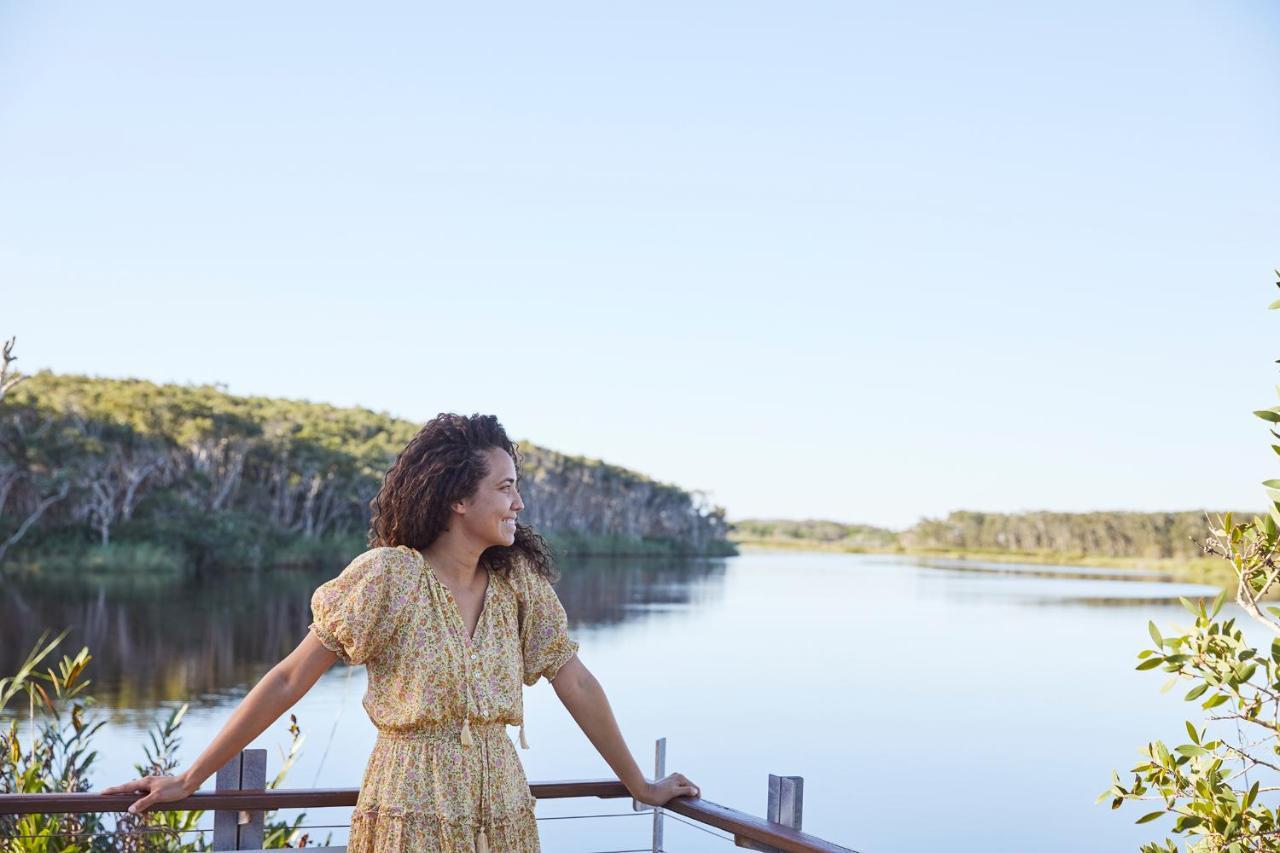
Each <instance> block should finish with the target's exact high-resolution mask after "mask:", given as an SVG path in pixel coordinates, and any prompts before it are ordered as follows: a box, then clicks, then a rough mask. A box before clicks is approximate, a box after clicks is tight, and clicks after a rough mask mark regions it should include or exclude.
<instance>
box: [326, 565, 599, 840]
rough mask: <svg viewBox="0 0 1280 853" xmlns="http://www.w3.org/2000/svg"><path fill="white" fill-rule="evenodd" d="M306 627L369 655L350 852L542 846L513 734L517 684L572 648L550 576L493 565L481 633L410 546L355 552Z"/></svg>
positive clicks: (342, 654) (562, 659)
mask: <svg viewBox="0 0 1280 853" xmlns="http://www.w3.org/2000/svg"><path fill="white" fill-rule="evenodd" d="M311 612H312V615H313V617H314V621H313V622H312V623H311V626H310V630H311V631H312V632H314V633H315V635H316V637H317V638H318V639H319V640H320V642H321V643H323V644H324V646H325V648H328V649H330V650H331V651H333V652H334V653H336V654H337V655H338V657H339V658H340V659H341V660H343V661H344V662H346V663H349V664H359V663H362V664H364V665H365V667H366V668H367V670H368V676H369V687H368V691H367V692H366V693H365V696H364V708H365V710H366V711H367V712H368V714H369V719H370V720H372V721H373V724H374V726H375V727H376V728H377V730H378V737H377V741H376V742H375V744H374V747H373V753H372V754H371V755H370V756H369V763H368V765H367V766H366V768H365V772H364V780H363V782H362V784H361V786H360V796H359V798H358V800H357V802H356V807H355V810H354V811H353V812H352V815H351V835H350V839H349V841H348V842H347V849H348V850H349V851H351V853H409V851H413V853H419V852H420V851H433V852H434V851H439V853H485V851H492V853H499V851H500V853H539V851H540V847H539V842H538V825H537V823H536V821H535V820H534V805H535V804H536V800H535V798H534V797H533V795H532V794H531V793H530V792H529V782H528V780H527V779H526V777H525V774H524V767H523V766H522V765H521V763H520V759H519V756H518V755H517V753H516V750H515V747H514V745H513V744H512V742H511V737H510V735H508V734H507V729H506V727H507V726H520V745H521V746H522V747H524V748H525V749H528V743H527V741H526V739H525V733H524V706H523V696H522V689H521V683H522V682H523V683H524V684H526V685H529V686H533V685H534V684H536V683H537V681H538V679H539V678H541V677H546V678H547V680H551V679H552V678H554V677H555V675H556V673H557V672H559V670H560V668H561V667H562V666H563V665H564V664H565V663H567V662H568V661H569V660H570V659H571V658H572V657H573V656H574V655H575V654H576V653H577V651H578V643H577V642H576V641H574V640H572V639H570V637H569V633H568V622H567V619H566V618H565V612H564V608H563V607H562V606H561V604H560V599H559V598H558V597H557V596H556V593H555V590H554V589H553V588H552V586H551V584H550V582H549V581H548V580H547V579H546V578H545V577H543V576H542V575H540V574H538V573H537V572H535V571H533V570H532V569H531V568H529V567H528V566H527V564H525V563H524V562H523V561H517V563H516V565H515V566H514V567H513V568H512V569H511V571H510V572H508V573H507V574H506V575H505V576H504V575H502V574H500V573H498V572H489V585H488V588H487V589H486V590H485V596H484V604H483V608H482V610H481V612H480V619H479V621H478V622H477V623H476V628H475V635H474V636H473V637H467V636H466V627H465V625H464V624H463V621H462V614H461V612H460V610H459V609H458V605H457V603H456V602H455V600H454V598H453V594H452V593H451V592H450V591H449V588H448V587H446V586H445V585H444V584H443V583H442V582H441V581H440V580H439V579H438V578H437V577H436V576H435V574H434V572H433V571H432V570H431V567H430V566H429V565H428V564H427V562H426V560H425V559H424V558H423V557H422V555H421V554H420V553H418V552H417V551H416V550H414V549H412V548H408V547H405V546H403V545H399V546H395V547H383V548H373V549H371V550H369V551H366V552H365V553H363V554H361V555H360V556H358V557H356V558H355V559H354V560H352V561H351V563H350V564H349V565H348V566H347V567H346V568H345V569H343V570H342V573H341V574H340V575H338V576H337V577H336V578H333V579H332V580H329V581H327V582H326V583H324V584H322V585H321V586H320V587H319V588H317V589H316V591H315V593H314V594H313V595H312V597H311Z"/></svg>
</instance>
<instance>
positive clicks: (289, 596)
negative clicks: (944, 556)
mask: <svg viewBox="0 0 1280 853" xmlns="http://www.w3.org/2000/svg"><path fill="white" fill-rule="evenodd" d="M975 568H976V569H984V568H985V569H987V570H985V571H983V570H979V571H973V570H971V569H975ZM332 573H333V572H332V571H331V572H328V573H325V572H307V571H288V572H277V573H274V574H270V575H262V576H243V577H228V578H222V579H218V580H216V581H207V582H201V583H184V584H179V585H174V584H173V583H172V582H169V581H165V580H163V579H157V580H148V579H146V578H138V577H122V578H112V579H99V580H85V581H80V582H77V583H75V584H64V583H53V582H51V581H36V580H31V579H27V580H10V581H8V582H6V584H5V585H4V588H3V592H0V614H2V615H3V619H0V675H4V674H10V673H12V671H13V670H14V669H15V668H16V666H17V663H18V662H19V661H20V659H21V657H22V656H23V654H24V652H25V651H26V650H28V649H29V648H30V647H31V645H32V644H33V643H34V642H35V639H36V637H37V636H38V635H39V633H40V631H41V630H42V629H44V628H51V629H55V630H60V629H61V628H62V627H67V626H70V627H72V629H73V632H72V634H71V636H70V637H68V639H67V640H66V641H65V643H64V646H63V649H64V650H65V651H68V652H70V651H73V650H74V649H78V648H79V646H80V645H82V644H88V645H89V646H90V649H91V651H92V652H93V654H94V661H93V663H92V664H91V665H90V675H91V677H92V678H93V679H94V685H93V688H92V691H91V692H93V693H94V695H95V696H96V697H98V700H99V701H98V706H97V709H96V713H98V714H100V715H101V717H102V718H107V719H109V722H108V724H107V726H106V727H105V728H104V729H103V730H102V731H101V732H100V733H99V737H98V739H97V741H96V743H95V745H96V747H97V748H98V750H99V757H98V763H97V768H96V772H95V773H94V783H95V784H96V785H100V786H104V785H107V784H111V783H114V782H118V781H124V780H125V779H127V778H130V777H131V776H132V775H133V770H132V765H133V764H134V763H135V762H139V761H141V760H142V746H143V743H144V741H145V737H146V729H147V727H148V725H149V724H150V722H151V721H152V720H154V719H156V718H157V717H158V716H160V715H161V714H162V713H163V712H164V711H166V710H167V709H169V708H172V707H174V706H175V705H177V704H181V703H182V702H190V703H191V708H190V710H189V711H188V713H187V715H186V718H185V720H184V722H183V725H182V730H181V731H182V737H183V747H182V750H181V755H182V756H183V757H184V758H185V759H186V760H189V759H191V758H194V757H195V755H196V754H197V753H198V752H199V751H200V749H201V748H202V746H203V745H204V744H205V743H206V742H207V741H208V739H209V738H210V737H212V735H213V734H214V733H215V732H216V731H217V728H218V727H219V726H220V725H221V723H222V722H223V721H224V720H225V719H226V717H227V715H228V714H229V713H230V711H231V709H232V708H233V707H234V705H235V703H236V702H237V701H238V699H239V697H241V696H243V695H244V693H245V692H246V691H247V690H248V688H249V687H250V686H252V684H253V683H254V680H255V679H257V678H258V677H260V676H261V675H262V674H263V673H264V672H266V670H267V669H269V668H270V666H271V665H272V664H273V663H274V662H275V661H276V660H278V659H279V658H280V657H281V656H283V655H284V654H286V653H287V652H288V651H289V649H291V648H292V647H293V646H294V645H295V644H296V643H297V641H298V640H299V639H301V637H302V635H303V633H304V632H305V630H306V625H307V623H308V621H309V610H308V602H309V597H310V592H311V590H312V589H314V587H315V586H316V585H317V584H318V583H320V582H321V581H323V580H324V579H325V577H326V576H327V574H332ZM562 575H563V576H562V579H561V580H560V582H559V583H558V584H557V587H556V589H557V591H558V593H559V595H560V598H561V600H562V601H563V602H564V605H565V609H566V611H567V612H568V614H569V618H570V623H571V624H570V630H571V634H572V635H573V636H574V638H575V639H577V640H578V641H579V642H580V643H581V650H580V652H579V656H580V657H581V659H582V661H583V662H584V663H585V664H586V665H587V666H588V667H589V668H590V669H591V670H592V672H594V673H595V674H596V676H597V677H598V678H599V679H600V681H601V683H602V684H603V685H604V687H605V690H606V692H607V693H608V695H609V699H610V703H611V704H612V706H613V709H614V712H615V714H616V716H617V717H618V720H619V723H620V725H621V728H622V731H623V733H624V735H625V736H626V738H627V741H628V743H629V745H630V746H631V748H632V751H633V752H634V754H635V755H636V757H637V760H639V762H640V764H641V766H642V767H644V768H646V770H651V769H652V762H653V744H654V739H655V738H658V737H663V736H665V737H666V738H667V767H668V771H669V772H670V771H671V770H679V771H681V772H683V773H685V774H686V775H688V776H689V777H691V778H692V779H693V780H694V781H695V782H697V783H698V784H699V785H700V786H701V788H702V793H703V796H704V797H705V798H706V799H708V800H712V801H714V802H717V803H721V804H723V805H726V806H730V807H732V808H736V809H740V810H743V811H747V812H751V813H753V814H759V815H762V814H763V813H764V810H765V797H766V786H767V776H768V774H769V773H771V772H772V773H778V774H783V775H798V776H803V777H804V829H805V830H806V831H808V832H811V833H814V834H816V835H819V836H822V837H825V838H827V839H829V840H831V841H835V842H837V843H840V844H843V845H845V846H848V847H852V848H854V849H856V850H860V851H870V853H878V851H884V852H885V853H888V851H926V850H930V851H931V850H939V849H946V850H952V851H975V853H976V851H983V853H989V851H1005V850H1007V851H1025V850H1036V851H1041V853H1049V851H1064V853H1065V852H1066V851H1072V853H1075V852H1076V851H1081V850H1108V851H1110V850H1116V851H1134V850H1136V849H1137V847H1138V845H1139V844H1140V843H1141V842H1143V841H1149V840H1154V839H1158V838H1163V837H1164V836H1165V834H1166V833H1167V827H1168V825H1169V822H1168V821H1167V820H1164V819H1162V820H1160V821H1157V822H1155V823H1151V824H1145V825H1142V826H1135V825H1134V823H1133V822H1134V820H1135V819H1136V818H1137V817H1138V816H1139V815H1140V814H1142V813H1144V812H1146V811H1149V810H1151V809H1150V808H1146V807H1143V806H1138V805H1134V804H1127V805H1126V806H1125V807H1124V808H1122V809H1121V810H1120V811H1118V812H1113V811H1111V810H1110V808H1109V807H1108V806H1107V805H1106V804H1103V805H1095V804H1094V799H1095V797H1096V796H1097V794H1098V793H1099V792H1100V791H1102V790H1103V789H1104V788H1106V787H1107V785H1108V784H1109V782H1110V774H1111V770H1112V769H1113V768H1114V769H1116V770H1119V771H1120V772H1121V776H1122V778H1123V777H1125V775H1126V771H1127V770H1128V769H1129V767H1131V766H1132V765H1133V764H1134V763H1135V759H1136V758H1137V755H1138V753H1137V749H1138V747H1139V746H1141V745H1143V744H1145V743H1146V742H1147V741H1148V740H1152V739H1155V738H1158V737H1159V738H1165V739H1166V740H1174V741H1176V742H1179V743H1180V742H1182V741H1181V740H1180V737H1181V735H1180V734H1179V733H1180V732H1183V731H1184V730H1183V722H1182V721H1183V720H1184V719H1187V718H1190V719H1196V717H1195V716H1191V717H1187V716H1185V715H1187V714H1193V713H1194V712H1196V711H1198V707H1197V706H1194V705H1191V704H1188V703H1184V702H1183V701H1182V700H1181V692H1185V691H1175V692H1172V693H1168V694H1161V693H1160V692H1159V687H1160V685H1161V683H1162V682H1163V680H1164V678H1163V676H1162V675H1161V674H1158V671H1157V673H1151V672H1136V671H1134V665H1135V663H1136V658H1135V655H1136V653H1137V652H1138V650H1140V649H1141V648H1144V647H1145V646H1146V645H1148V644H1149V642H1150V640H1149V638H1148V636H1147V628H1146V624H1147V620H1148V619H1154V620H1155V621H1156V623H1157V624H1159V625H1162V626H1163V625H1168V624H1171V623H1185V622H1186V621H1188V620H1187V619H1185V618H1183V617H1186V616H1187V614H1186V611H1184V610H1183V609H1182V607H1181V606H1180V605H1179V603H1178V600H1177V596H1178V595H1186V596H1191V597H1195V596H1206V597H1211V596H1212V595H1213V594H1215V593H1216V590H1213V589H1210V588H1207V587H1201V586H1194V585H1188V584H1174V583H1166V582H1161V581H1159V580H1154V579H1151V578H1150V577H1146V576H1143V575H1142V574H1141V573H1133V572H1125V571H1121V570H1088V569H1053V568H1046V567H1044V566H1034V567H1032V566H1021V567H1020V566H1011V565H1007V564H999V565H997V564H982V563H962V562H955V561H935V562H932V563H929V564H928V565H926V564H925V563H924V562H922V561H920V560H917V559H914V558H910V557H890V556H881V555H857V554H832V553H807V552H778V551H749V552H745V553H744V554H743V555H741V556H738V557H731V558H717V559H702V560H689V561H683V562H673V561H668V560H652V559H648V560H583V561H576V562H566V563H565V564H563V565H562ZM364 680H365V675H364V669H363V668H362V667H353V668H348V667H344V666H342V665H341V664H339V665H337V666H335V667H334V668H333V669H331V670H330V671H329V672H328V673H327V674H326V675H325V676H324V677H323V678H322V679H321V680H320V681H319V682H318V683H317V684H316V686H315V687H314V688H313V689H312V690H311V692H310V693H308V694H307V696H305V697H304V698H303V699H302V700H301V701H300V702H299V703H298V705H297V706H296V707H295V708H294V713H296V714H297V717H298V721H299V724H300V725H301V726H302V729H303V732H304V733H305V735H306V742H305V745H304V746H303V749H302V754H301V756H300V758H299V759H298V761H297V762H296V763H295V765H294V767H293V769H292V770H291V771H290V773H289V777H288V779H287V781H286V783H285V785H284V787H289V788H295V787H355V786H357V785H358V784H359V782H360V777H361V773H362V771H363V769H364V761H365V758H366V757H367V755H368V753H369V750H370V749H371V748H372V745H373V739H374V731H373V728H372V726H371V725H370V723H369V721H368V719H367V717H366V716H365V715H364V712H363V709H362V708H361V705H360V698H361V695H362V693H363V690H364ZM525 714H526V720H527V724H526V733H527V737H528V740H529V743H530V746H531V749H529V750H519V753H520V757H521V759H522V760H523V761H524V764H525V768H526V773H527V775H528V777H529V779H530V780H532V781H550V780H558V779H584V778H598V777H606V776H609V775H611V774H610V772H609V768H608V766H607V765H606V764H605V763H604V761H603V760H602V759H601V758H600V756H599V755H598V754H597V753H596V752H595V750H594V749H593V748H592V746H591V744H590V743H589V742H588V741H587V740H586V738H585V737H584V736H583V734H582V733H581V731H580V730H579V729H578V728H577V726H576V724H575V723H574V722H573V719H572V718H571V717H570V716H569V714H568V713H567V712H566V711H565V709H564V708H563V707H562V706H561V705H560V703H559V702H558V700H557V698H556V695H555V692H554V691H553V689H552V688H551V686H550V685H549V684H547V683H546V682H545V681H544V682H540V683H539V684H538V685H537V686H535V687H533V688H528V689H526V693H525ZM287 727H288V718H287V715H286V716H285V717H284V718H282V719H281V720H280V721H278V722H277V723H276V724H275V725H273V726H272V727H271V728H270V729H268V730H267V732H265V733H264V734H263V735H262V736H261V737H260V738H259V739H258V740H257V741H255V742H254V744H252V746H256V747H265V748H267V749H268V750H269V757H268V776H271V775H274V773H275V772H276V770H277V769H278V768H279V764H280V755H281V749H282V748H284V747H286V746H287V744H288V732H287ZM510 733H511V734H512V735H513V736H514V735H515V733H516V730H515V729H511V730H510ZM209 784H212V783H211V782H210V783H209ZM1144 806H1145V804H1144ZM286 814H287V815H292V814H293V813H292V812H288V813H286ZM570 815H595V816H594V817H590V818H584V819H577V820H567V819H561V818H564V817H567V816H570ZM348 816H349V810H347V809H318V810H309V811H308V814H307V821H306V822H307V824H309V825H315V824H326V825H340V824H344V823H345V822H346V820H347V818H348ZM538 817H539V827H540V831H541V833H542V838H543V848H544V849H545V850H547V851H549V853H560V851H565V853H578V851H581V852H582V853H586V851H613V850H624V849H627V850H630V849H635V848H640V847H642V846H643V847H644V848H645V849H647V845H648V833H649V828H650V825H651V823H650V818H648V817H647V816H644V815H639V814H636V813H633V812H632V811H631V804H630V800H605V801H595V800H541V801H539V804H538ZM329 832H332V834H333V835H332V837H333V841H334V842H335V843H341V842H342V841H343V840H344V839H345V830H343V829H342V828H341V827H338V828H334V829H319V830H316V831H315V832H314V833H313V837H314V836H315V835H318V836H319V837H320V838H323V837H324V835H325V834H327V833H329ZM723 836H724V833H721V832H719V831H718V830H717V831H715V833H714V835H713V834H709V833H708V832H706V831H703V830H701V829H698V828H695V827H691V826H687V825H685V824H683V823H680V822H678V821H676V820H672V819H670V818H669V819H668V820H667V826H666V845H665V846H666V849H667V850H669V851H672V853H700V851H727V850H733V849H736V848H734V847H733V845H732V843H731V842H729V841H725V840H723Z"/></svg>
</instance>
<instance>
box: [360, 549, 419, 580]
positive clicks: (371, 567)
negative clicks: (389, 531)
mask: <svg viewBox="0 0 1280 853" xmlns="http://www.w3.org/2000/svg"><path fill="white" fill-rule="evenodd" d="M421 559H422V558H421V555H419V554H418V552H417V551H415V550H413V549H412V548H409V547H407V546H404V545H380V546H378V547H376V548H369V549H368V550H366V551H363V552H361V553H360V554H357V555H356V556H355V557H353V558H352V560H351V562H350V563H348V564H347V567H346V568H345V569H343V570H342V573H343V574H348V573H354V574H387V575H409V574H411V573H414V572H416V571H417V570H418V563H419V562H420V560H421Z"/></svg>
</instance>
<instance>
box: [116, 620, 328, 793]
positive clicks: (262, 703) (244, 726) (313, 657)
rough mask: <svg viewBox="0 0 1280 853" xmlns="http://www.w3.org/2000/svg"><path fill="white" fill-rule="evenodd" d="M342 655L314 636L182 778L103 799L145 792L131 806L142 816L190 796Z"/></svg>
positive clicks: (145, 782)
mask: <svg viewBox="0 0 1280 853" xmlns="http://www.w3.org/2000/svg"><path fill="white" fill-rule="evenodd" d="M337 659H338V656H337V655H335V654H334V653H333V652H331V651H329V650H328V649H326V648H325V647H324V646H323V645H321V643H320V641H319V640H317V639H316V636H315V634H313V633H311V632H310V631H308V632H307V636H306V637H305V638H304V639H303V641H302V642H301V643H299V644H298V647H297V648H296V649H294V650H293V651H292V652H290V653H289V656H288V657H286V658H285V659H284V660H282V661H280V663H278V664H276V665H275V666H273V667H272V668H271V671H270V672H268V673H267V674H266V675H264V676H263V677H262V679H261V680H260V681H259V682H258V683H257V684H256V685H254V687H253V689H252V690H250V691H249V694H248V695H247V696H245V697H244V699H242V700H241V701H240V704H239V705H237V706H236V709H235V711H233V712H232V713H231V717H230V718H229V719H228V720H227V722H226V724H225V725H224V726H223V727H222V730H221V731H219V732H218V734H217V736H215V737H214V739H213V740H212V741H211V742H210V743H209V745H208V746H207V747H205V750H204V752H202V753H200V757H199V758H197V759H196V760H195V761H194V762H192V763H191V766H190V767H188V768H187V769H186V770H184V771H183V772H182V773H179V774H178V775H177V776H147V777H146V778H143V779H135V780H134V781H132V782H126V783H124V784H123V785H113V786H111V787H110V788H104V789H103V790H101V791H99V792H98V793H100V794H130V793H143V792H145V793H146V796H145V797H142V798H141V799H139V800H138V801H137V802H136V803H134V804H133V805H132V806H130V807H129V811H131V812H134V813H135V814H136V813H139V812H142V811H144V810H145V809H147V808H148V807H149V806H151V805H154V804H155V803H167V802H172V801H174V800H181V799H184V798H186V797H189V796H191V794H193V793H194V792H195V791H196V789H198V788H199V787H200V786H201V785H202V784H204V780H206V779H208V778H209V777H210V776H212V775H213V774H214V773H215V772H217V770H218V768H220V767H222V765H224V764H226V763H227V762H228V761H230V760H231V758H232V757H233V756H234V755H236V754H237V753H238V752H240V750H242V749H244V748H245V747H246V746H247V745H248V744H249V743H250V742H252V741H253V739H254V738H256V737H257V736H258V735H260V734H262V733H263V732H264V731H266V729H267V726H269V725H271V724H272V723H274V722H275V721H276V720H277V719H278V718H279V717H280V715H281V714H283V713H284V712H285V711H287V710H289V709H290V708H292V707H293V705H294V704H295V703H296V702H297V701H298V700H299V699H301V698H302V697H303V696H305V695H306V693H307V691H308V690H310V689H311V687H312V685H314V684H315V683H316V681H318V680H319V679H320V676H321V675H323V674H324V672H325V670H327V669H328V668H329V667H331V666H333V664H334V662H335V661H337Z"/></svg>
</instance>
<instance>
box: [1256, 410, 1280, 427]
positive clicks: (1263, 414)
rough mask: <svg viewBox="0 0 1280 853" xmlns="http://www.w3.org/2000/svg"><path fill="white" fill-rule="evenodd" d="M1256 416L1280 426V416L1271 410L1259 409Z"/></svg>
mask: <svg viewBox="0 0 1280 853" xmlns="http://www.w3.org/2000/svg"><path fill="white" fill-rule="evenodd" d="M1254 414H1255V415H1257V416H1258V417H1260V418H1262V419H1263V420H1264V421H1270V422H1271V423H1273V424H1280V415H1278V414H1276V413H1275V412H1273V411H1271V410H1270V409H1258V410H1257V411H1256V412H1254Z"/></svg>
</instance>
